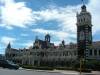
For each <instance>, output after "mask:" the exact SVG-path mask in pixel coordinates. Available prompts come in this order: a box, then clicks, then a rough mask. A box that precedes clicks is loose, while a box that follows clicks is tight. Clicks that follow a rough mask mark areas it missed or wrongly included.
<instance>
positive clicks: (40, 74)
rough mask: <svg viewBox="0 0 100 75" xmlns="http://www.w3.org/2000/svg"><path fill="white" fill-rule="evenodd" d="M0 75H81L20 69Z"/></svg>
mask: <svg viewBox="0 0 100 75" xmlns="http://www.w3.org/2000/svg"><path fill="white" fill-rule="evenodd" d="M0 75H80V74H79V72H76V71H63V70H62V71H61V70H60V71H59V70H54V71H45V70H30V69H19V70H9V69H0ZM82 75H100V72H96V71H94V72H93V73H82Z"/></svg>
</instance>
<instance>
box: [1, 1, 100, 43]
mask: <svg viewBox="0 0 100 75" xmlns="http://www.w3.org/2000/svg"><path fill="white" fill-rule="evenodd" d="M2 1H3V0H2ZM3 3H5V6H3V7H2V22H3V24H2V25H1V26H4V27H5V26H6V27H7V28H9V29H12V26H18V27H26V25H31V23H37V22H38V21H42V22H47V21H50V20H54V21H57V22H58V24H59V25H58V26H59V29H57V30H44V29H42V26H41V28H40V29H35V30H33V31H34V32H38V33H43V34H46V33H50V34H52V35H55V36H56V37H58V38H59V39H60V40H62V39H66V40H67V41H71V38H70V37H72V38H76V11H79V10H80V9H81V5H77V6H66V7H56V6H55V7H53V8H52V7H51V8H48V9H47V8H46V9H43V10H39V11H32V9H30V8H28V7H26V6H25V3H24V2H17V3H16V2H14V0H4V2H3ZM99 5H100V1H99V0H89V3H88V4H87V10H88V11H89V12H90V13H92V21H93V34H95V33H96V32H97V31H98V30H100V25H99V18H100V15H99V13H100V6H99ZM23 12H24V13H23Z"/></svg>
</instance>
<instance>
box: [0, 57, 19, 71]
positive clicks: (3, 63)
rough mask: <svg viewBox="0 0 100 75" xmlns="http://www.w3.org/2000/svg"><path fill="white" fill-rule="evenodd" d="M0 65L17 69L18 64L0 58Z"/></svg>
mask: <svg viewBox="0 0 100 75" xmlns="http://www.w3.org/2000/svg"><path fill="white" fill-rule="evenodd" d="M0 67H3V68H9V69H16V70H17V69H19V66H18V65H17V64H14V63H13V62H11V61H9V60H4V59H3V60H2V59H0Z"/></svg>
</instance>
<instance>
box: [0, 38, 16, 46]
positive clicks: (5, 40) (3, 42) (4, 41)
mask: <svg viewBox="0 0 100 75" xmlns="http://www.w3.org/2000/svg"><path fill="white" fill-rule="evenodd" d="M15 40H16V39H15V38H12V37H8V36H3V37H1V40H0V42H1V43H2V44H4V45H7V44H8V43H9V42H10V43H14V41H15Z"/></svg>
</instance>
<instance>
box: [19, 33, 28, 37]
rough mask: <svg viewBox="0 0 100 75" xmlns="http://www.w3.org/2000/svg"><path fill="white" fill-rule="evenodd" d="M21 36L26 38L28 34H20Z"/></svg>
mask: <svg viewBox="0 0 100 75" xmlns="http://www.w3.org/2000/svg"><path fill="white" fill-rule="evenodd" d="M21 36H23V37H26V36H29V35H28V34H25V33H22V34H21Z"/></svg>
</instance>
